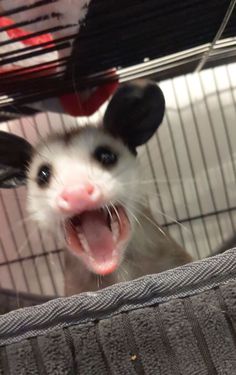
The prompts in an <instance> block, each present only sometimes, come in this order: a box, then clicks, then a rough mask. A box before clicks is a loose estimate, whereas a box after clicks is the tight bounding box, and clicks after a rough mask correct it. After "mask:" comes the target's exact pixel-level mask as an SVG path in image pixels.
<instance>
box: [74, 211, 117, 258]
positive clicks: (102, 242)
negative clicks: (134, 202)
mask: <svg viewBox="0 0 236 375" xmlns="http://www.w3.org/2000/svg"><path fill="white" fill-rule="evenodd" d="M81 227H82V230H83V234H84V236H85V238H86V240H87V242H88V245H89V248H90V253H91V255H92V256H93V258H94V260H95V261H96V262H97V263H103V262H109V261H112V252H113V250H114V247H115V244H114V241H113V238H112V232H111V231H110V229H109V228H108V225H107V222H106V218H105V215H104V214H103V213H102V212H99V211H94V212H93V211H90V212H85V213H84V214H83V215H81Z"/></svg>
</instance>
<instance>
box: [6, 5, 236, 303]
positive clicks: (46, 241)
mask: <svg viewBox="0 0 236 375" xmlns="http://www.w3.org/2000/svg"><path fill="white" fill-rule="evenodd" d="M60 3H61V4H62V3H63V0H54V1H50V2H46V1H31V2H30V6H28V5H25V4H24V2H22V1H21V0H17V1H11V2H9V1H8V0H2V1H1V2H0V8H1V11H2V13H1V14H0V21H1V17H12V19H13V20H14V23H13V24H12V23H11V24H8V25H5V26H4V27H1V30H0V36H1V38H0V67H1V69H0V73H1V74H0V109H1V116H2V118H6V119H10V118H14V117H19V118H18V119H17V120H14V121H8V122H2V123H1V124H0V129H1V130H5V131H9V132H13V133H15V134H18V135H20V136H23V137H25V138H26V139H27V140H29V141H30V142H31V143H33V144H34V143H35V142H37V140H38V139H39V138H40V137H41V136H45V135H46V134H49V133H51V132H53V131H54V130H56V131H58V130H62V131H63V130H65V129H69V128H70V127H71V126H75V125H79V124H80V125H81V123H82V124H85V123H86V122H87V119H80V120H78V119H73V118H71V117H69V116H66V115H62V114H56V113H50V112H45V113H40V114H37V115H36V116H34V117H27V118H24V117H22V115H24V114H30V113H34V112H36V110H35V107H34V106H30V103H31V102H34V101H35V100H42V99H45V98H47V97H50V96H52V95H54V94H58V95H59V94H60V93H63V92H66V91H68V90H73V91H74V90H75V89H77V84H78V82H79V83H81V82H82V83H83V84H84V83H86V85H87V84H91V83H92V84H93V85H94V84H97V83H99V82H103V81H104V80H106V79H109V78H111V77H110V76H109V73H108V72H106V69H109V68H111V67H112V68H113V67H114V66H116V67H120V65H121V67H120V68H119V69H118V70H117V76H118V77H119V78H120V81H126V80H129V79H133V78H138V77H141V76H142V77H143V76H152V77H153V78H154V79H155V78H156V79H157V78H158V80H159V79H160V77H163V79H162V81H161V83H160V86H161V88H162V89H163V92H164V94H165V98H166V105H167V110H166V115H165V118H164V122H163V125H162V126H161V128H160V129H159V130H158V133H157V134H156V135H155V136H154V137H153V138H152V139H151V140H150V142H149V143H148V145H147V146H145V147H142V148H141V149H140V150H139V154H140V162H141V165H142V179H141V181H140V183H142V184H143V188H144V189H145V190H146V191H147V194H148V197H149V204H150V208H151V210H152V211H153V214H154V216H155V217H156V219H157V221H158V222H159V223H160V224H161V225H162V226H163V227H165V228H166V229H167V230H168V231H169V233H170V234H171V235H172V236H173V237H174V238H175V239H176V240H177V242H179V243H180V244H181V245H183V246H184V247H185V248H187V249H188V251H189V252H190V253H191V254H192V255H193V256H194V257H195V258H196V259H198V258H203V257H206V256H209V255H211V254H213V253H214V252H215V251H216V250H218V249H219V248H220V247H221V246H222V245H223V244H224V243H225V241H227V240H228V239H230V238H231V236H232V235H233V234H234V233H235V226H236V195H235V181H236V165H235V154H236V146H235V139H236V127H235V121H236V64H234V63H232V64H229V61H228V60H229V59H230V58H232V57H234V56H235V52H236V48H235V44H236V38H235V34H236V30H235V22H234V20H235V16H236V12H235V3H236V1H226V0H223V1H222V0H221V1H218V0H217V1H214V2H212V1H208V2H206V1H200V0H199V1H192V2H186V1H184V2H181V6H179V7H178V6H177V5H175V6H174V5H173V2H172V8H170V4H169V2H168V4H167V2H166V1H165V6H164V5H163V9H162V8H161V7H159V8H157V6H156V2H155V1H152V0H149V1H146V2H145V4H144V3H143V2H140V1H138V0H135V1H133V2H132V4H131V2H129V1H126V2H122V4H123V8H121V7H120V5H119V6H118V5H116V4H115V2H109V5H108V3H107V2H106V1H105V0H102V1H92V3H91V7H92V8H91V9H89V13H88V19H87V21H86V22H87V25H86V27H85V28H82V31H81V37H79V38H77V37H78V31H79V26H80V23H78V22H77V23H76V25H75V24H73V23H70V22H69V23H68V22H67V24H65V20H64V21H63V22H64V23H63V22H62V23H61V17H59V15H60V7H59V4H60ZM48 4H49V6H52V7H53V6H55V5H56V4H57V5H58V12H56V13H53V12H51V13H48V8H47V5H48ZM53 4H54V5H53ZM88 4H89V1H84V7H85V8H83V9H84V11H85V13H86V11H87V5H88ZM167 5H168V6H167ZM106 6H108V8H106ZM40 7H41V8H40ZM109 7H111V8H109ZM143 7H144V8H143ZM168 7H169V8H168ZM104 9H108V10H107V13H106V12H104ZM160 9H162V12H160ZM32 10H33V11H34V12H35V13H34V12H33V15H34V16H33V17H32V13H29V14H31V16H30V18H29V19H28V18H27V19H26V16H25V15H26V11H27V12H31V11H32ZM112 12H113V13H112ZM127 12H128V13H127ZM105 13H106V14H107V17H105V16H106V14H105ZM39 14H40V15H39ZM127 14H130V15H131V14H132V16H133V18H132V19H133V22H128V21H127V19H128V18H127ZM196 14H198V15H199V17H197V16H196ZM125 15H126V16H125ZM187 15H189V17H190V18H188V16H187ZM22 16H23V18H22ZM164 16H165V17H164ZM168 16H169V17H170V18H168ZM99 17H105V20H106V22H107V24H106V25H107V28H106V27H104V28H103V27H102V25H101V21H99V19H100V18H99ZM109 17H110V18H109ZM143 17H144V18H143ZM173 17H174V18H175V19H176V20H177V21H178V22H177V21H176V23H173V22H167V20H168V19H170V20H171V19H172V20H173ZM62 18H63V17H62ZM82 19H83V17H82ZM102 19H103V18H102ZM183 19H184V20H186V19H190V21H189V22H188V23H186V25H185V26H186V27H189V29H188V30H187V29H184V28H181V24H183ZM103 20H104V19H103ZM145 20H149V21H150V22H149V23H148V22H147V24H146V23H145V22H144V21H145ZM157 20H159V21H160V22H159V21H158V22H157ZM163 20H164V21H163ZM181 20H182V21H181ZM196 20H197V21H196ZM195 21H196V22H195ZM200 21H201V22H202V24H201V27H200V26H199V22H200ZM210 21H211V22H210ZM81 22H82V21H81ZM140 22H142V25H143V28H140ZM104 24H105V23H104ZM151 25H152V27H150V26H151ZM157 25H159V26H157ZM166 25H171V27H172V29H171V30H166V31H165V32H164V31H163V30H164V29H163V27H166ZM154 26H155V27H154ZM175 26H176V28H177V30H174V29H173V28H174V27H175ZM17 27H18V28H19V27H23V28H25V29H26V30H27V32H29V34H27V35H26V34H25V35H20V36H19V35H18V36H17V37H16V36H15V37H12V36H11V37H9V34H8V35H6V33H7V32H9V31H14V30H15V29H16V28H17ZM99 27H100V28H101V29H99ZM96 28H97V29H96ZM122 29H125V30H127V33H126V35H125V37H124V34H122ZM65 30H66V31H65ZM99 30H101V31H99ZM109 30H110V33H111V34H112V33H113V34H112V35H113V42H114V43H113V44H112V43H111V39H109V38H107V34H109V33H107V31H109ZM186 30H187V31H186ZM140 32H142V35H140V34H139V33H140ZM4 33H5V34H4ZM197 33H198V34H197ZM45 34H50V35H51V36H52V38H51V39H50V37H49V39H48V40H43V41H42V40H41V41H40V43H38V44H35V45H27V46H26V45H23V42H24V41H28V40H29V39H30V38H34V37H38V36H42V35H45ZM163 35H165V38H166V39H165V43H164V42H163V41H162V40H161V39H162V38H164V36H163ZM173 35H178V41H177V39H176V40H175V43H173V41H172V39H173ZM186 35H188V36H189V38H190V39H188V38H187V37H185V36H186ZM168 37H169V39H168ZM4 38H5V39H4ZM147 38H148V39H149V40H150V39H152V41H153V43H152V44H151V43H147ZM72 41H75V43H74V44H72ZM91 41H92V42H91ZM168 41H169V42H168ZM141 42H142V48H141V46H140V43H141ZM77 45H78V46H79V48H77ZM114 45H116V46H119V48H116V49H115V51H114ZM98 46H99V48H100V54H99V56H100V59H99V61H98V59H97V53H98V50H97V48H98ZM156 46H158V48H157V47H156ZM166 46H171V48H170V50H169V49H168V48H167V47H166ZM131 47H132V49H131ZM137 47H139V48H137ZM45 48H46V49H45ZM78 51H80V54H78ZM90 51H92V52H90ZM117 51H118V52H119V53H117ZM135 51H136V52H135ZM147 56H148V57H147ZM222 56H223V58H222ZM95 57H96V59H95ZM37 58H39V60H40V58H41V59H42V60H41V61H39V60H37ZM34 59H35V60H34ZM221 60H222V61H223V60H226V61H228V62H227V63H226V64H224V65H221V66H219V67H215V68H209V69H206V70H203V71H202V68H203V67H209V66H212V65H214V64H216V65H218V64H219V61H221ZM95 62H96V64H95ZM180 67H182V68H181V69H182V71H184V72H185V73H186V72H189V71H191V72H193V71H195V73H191V74H184V75H181V76H178V77H177V78H168V79H164V78H165V77H170V76H173V75H175V76H176V75H179V74H180V72H181V69H180ZM12 68H14V69H12ZM32 68H33V69H34V68H37V72H41V73H42V70H43V71H44V78H45V79H43V80H42V76H40V74H39V75H37V74H35V72H32V71H31V70H30V69H32ZM95 68H96V69H95ZM93 69H95V73H97V74H96V75H95V76H94V75H93V76H92V78H91V76H89V74H91V73H94V72H93ZM22 78H23V79H24V85H22ZM82 86H83V85H82ZM102 113H103V109H101V110H100V111H99V112H98V113H97V114H95V116H94V117H93V119H92V120H91V119H90V121H92V122H93V121H94V123H96V121H97V118H98V117H100V116H102ZM4 116H5V117H4ZM25 199H26V190H25V188H20V189H18V190H13V191H0V212H1V214H0V228H1V235H0V287H1V288H3V289H6V290H8V291H7V292H2V293H0V294H1V296H2V297H3V298H5V299H7V300H9V301H13V300H14V294H11V293H10V292H9V290H11V291H15V292H16V295H18V293H20V292H21V293H22V292H23V293H27V295H28V296H29V294H30V293H33V294H34V295H36V296H50V297H51V296H57V295H63V293H64V286H63V249H61V248H60V244H59V243H58V239H57V238H52V237H50V236H49V235H48V234H45V233H42V232H41V231H40V229H39V228H38V227H37V226H36V224H35V223H33V222H31V218H30V217H28V216H27V213H26V211H25ZM9 293H10V294H9ZM19 298H20V297H19ZM22 299H23V300H24V303H23V302H22V305H27V303H28V302H27V301H28V300H27V298H26V297H25V295H24V294H23V295H22ZM36 300H37V298H36ZM36 300H35V299H34V298H33V297H32V299H31V301H36ZM37 301H39V299H38V300H37ZM11 303H12V306H13V305H14V303H13V302H11ZM32 303H33V302H32ZM15 307H17V305H15Z"/></svg>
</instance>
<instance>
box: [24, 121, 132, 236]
mask: <svg viewBox="0 0 236 375" xmlns="http://www.w3.org/2000/svg"><path fill="white" fill-rule="evenodd" d="M102 145H107V146H110V147H111V148H112V149H113V150H114V151H115V152H117V153H118V154H119V159H118V163H117V164H116V165H115V166H114V167H111V168H109V169H106V168H104V167H103V166H101V165H100V164H99V163H98V162H97V161H96V160H94V158H93V156H92V155H93V152H94V150H95V149H96V148H97V147H98V146H102ZM45 163H50V164H51V165H52V167H53V177H52V178H51V181H50V184H49V186H48V187H46V188H40V187H39V186H38V185H37V183H36V181H35V179H36V176H37V173H38V169H39V167H40V166H41V165H42V164H45ZM28 177H29V181H28V211H29V212H30V213H31V214H33V216H34V218H35V220H37V222H38V223H39V225H40V226H42V227H46V228H47V229H49V230H52V231H54V232H55V230H56V228H57V230H58V231H59V230H60V226H59V225H60V221H61V220H62V219H63V218H65V216H64V217H63V214H61V213H60V212H59V211H58V209H57V199H58V196H59V194H60V192H61V191H62V190H63V189H64V187H66V186H70V184H72V183H75V184H76V183H81V182H83V181H84V182H90V183H93V184H95V186H97V187H99V189H100V190H101V191H102V195H103V197H104V198H105V201H106V202H107V204H108V205H109V202H111V203H113V204H115V203H119V201H120V200H122V202H124V203H126V204H129V203H130V205H133V196H135V197H136V198H137V189H138V186H137V181H138V179H139V173H138V164H137V161H136V158H135V157H134V156H133V155H132V154H131V153H130V152H129V150H128V149H127V147H125V146H124V145H123V143H122V142H121V141H119V140H116V139H114V138H113V137H111V136H109V135H107V134H105V133H104V132H103V130H102V129H96V128H92V127H86V128H83V129H81V131H80V132H79V133H78V134H77V135H75V136H74V138H73V140H72V141H71V142H70V143H69V144H66V143H65V142H64V141H63V140H60V139H59V138H58V139H56V140H55V139H54V140H51V141H49V142H46V144H44V143H42V144H40V145H39V146H38V148H37V152H36V154H35V156H34V158H33V160H32V163H31V165H30V168H29V173H28ZM132 182H133V183H132ZM127 214H128V216H129V211H128V212H127ZM129 219H130V221H131V222H132V221H133V217H132V216H130V217H129Z"/></svg>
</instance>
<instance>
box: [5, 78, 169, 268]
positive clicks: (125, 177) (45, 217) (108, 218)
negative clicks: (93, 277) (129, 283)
mask: <svg viewBox="0 0 236 375" xmlns="http://www.w3.org/2000/svg"><path fill="white" fill-rule="evenodd" d="M163 114H164V98H163V95H162V92H161V90H160V89H159V88H158V87H157V86H156V84H154V83H152V82H146V81H145V82H144V83H143V82H141V83H131V84H126V85H123V86H121V88H119V89H118V90H117V92H116V93H115V94H114V96H113V98H112V100H111V102H110V103H109V105H108V108H107V110H106V113H105V116H104V119H103V127H102V128H100V129H98V128H92V127H86V128H80V129H76V130H73V131H71V132H69V133H68V134H61V135H53V136H51V137H49V139H46V140H45V142H42V143H40V144H39V145H38V146H36V148H33V147H32V146H31V145H29V144H28V142H26V141H25V140H23V139H21V138H19V137H16V136H14V135H10V134H6V133H0V187H2V188H10V187H16V186H19V185H22V184H24V183H27V186H28V210H29V212H30V213H31V214H32V215H33V216H34V218H35V220H37V222H38V223H39V225H40V226H41V227H43V228H46V229H47V230H51V231H52V232H57V233H58V232H59V233H60V235H61V237H62V238H63V239H64V240H65V243H66V247H67V249H68V250H69V251H71V252H72V253H73V254H74V255H75V256H77V257H79V259H81V261H82V262H83V263H84V264H85V266H86V267H87V268H88V269H89V270H90V271H92V272H94V273H96V274H99V275H105V274H109V273H112V272H114V271H115V270H116V269H117V268H118V266H119V264H120V263H121V261H122V258H123V255H124V252H125V250H126V248H127V245H128V243H129V240H130V238H131V236H132V228H133V217H134V215H135V214H136V212H135V205H136V202H137V200H138V194H139V192H138V181H139V180H140V176H139V173H138V169H137V163H136V157H135V155H136V147H137V146H139V145H141V144H143V143H145V142H146V141H147V140H148V139H149V138H150V137H151V136H152V135H153V133H154V132H155V130H156V129H157V127H158V126H159V124H160V123H161V121H162V118H163ZM14 152H15V153H14Z"/></svg>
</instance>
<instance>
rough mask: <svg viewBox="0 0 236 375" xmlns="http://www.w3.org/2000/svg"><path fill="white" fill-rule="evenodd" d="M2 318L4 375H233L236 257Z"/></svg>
mask: <svg viewBox="0 0 236 375" xmlns="http://www.w3.org/2000/svg"><path fill="white" fill-rule="evenodd" d="M235 251H236V249H235V250H230V251H227V252H226V253H225V254H223V255H219V256H216V257H213V258H209V259H206V260H203V261H199V262H195V263H192V264H189V265H185V266H183V267H179V268H176V269H174V270H171V271H167V272H164V273H161V274H159V275H150V276H146V277H144V278H141V279H138V280H135V281H132V282H129V283H123V284H118V285H115V286H112V287H110V288H107V289H105V290H103V291H100V292H97V293H87V294H82V295H79V296H74V297H70V298H66V299H64V298H61V299H55V300H52V301H50V302H47V303H45V304H42V305H40V306H34V307H29V308H24V309H21V310H17V311H14V312H10V313H8V314H5V315H2V316H1V317H0V374H12V375H20V374H57V375H59V374H85V375H87V374H88V375H90V374H91V375H93V374H94V375H95V374H96V375H98V374H114V375H126V374H127V375H128V374H155V375H159V374H161V375H162V374H163V375H195V374H196V375H209V374H210V375H214V374H222V375H223V374H224V375H234V374H236V253H235Z"/></svg>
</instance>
